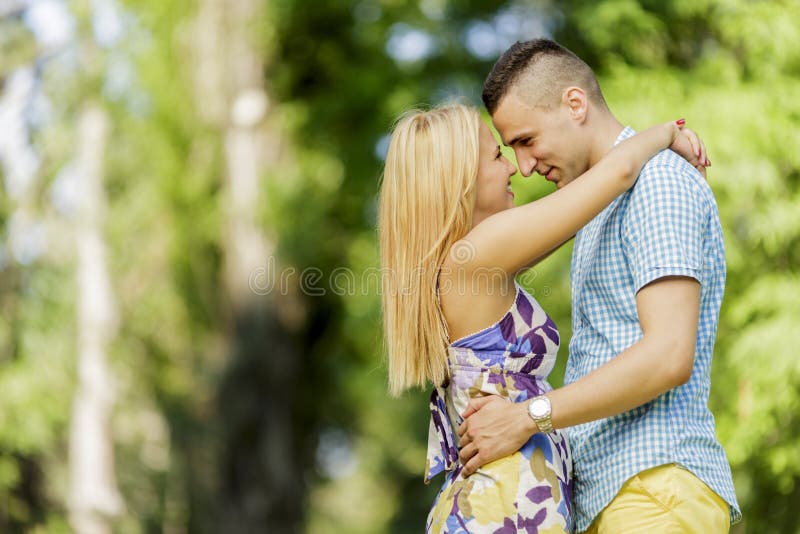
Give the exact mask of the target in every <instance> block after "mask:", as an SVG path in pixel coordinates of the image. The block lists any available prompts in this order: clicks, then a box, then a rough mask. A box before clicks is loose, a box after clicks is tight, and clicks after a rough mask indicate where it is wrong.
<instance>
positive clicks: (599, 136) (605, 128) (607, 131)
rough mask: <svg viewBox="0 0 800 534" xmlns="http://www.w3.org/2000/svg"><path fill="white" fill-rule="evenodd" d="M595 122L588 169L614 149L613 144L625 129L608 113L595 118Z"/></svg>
mask: <svg viewBox="0 0 800 534" xmlns="http://www.w3.org/2000/svg"><path fill="white" fill-rule="evenodd" d="M596 120H597V124H596V125H595V127H594V134H593V135H592V139H591V146H592V148H591V150H590V151H589V166H590V167H594V166H595V164H597V162H598V161H600V160H601V159H602V157H603V156H605V155H606V154H608V153H609V152H610V151H611V149H612V148H614V142H615V141H616V140H617V137H619V134H620V132H622V130H624V129H625V126H624V125H623V124H622V123H621V122H619V121H618V120H617V118H616V117H615V116H614V115H612V114H611V113H610V112H609V113H605V114H603V115H601V116H599V117H597V118H596Z"/></svg>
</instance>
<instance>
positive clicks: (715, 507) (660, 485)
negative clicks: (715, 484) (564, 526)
mask: <svg viewBox="0 0 800 534" xmlns="http://www.w3.org/2000/svg"><path fill="white" fill-rule="evenodd" d="M729 528H730V508H729V506H728V503H726V502H725V501H724V500H722V498H721V497H720V496H719V495H717V494H716V493H715V492H714V490H712V489H711V488H709V487H708V486H707V485H706V484H705V483H704V482H703V481H702V480H700V479H699V478H697V477H696V476H695V475H694V474H692V472H691V471H688V470H686V469H684V468H682V467H679V466H677V465H676V464H666V465H660V466H658V467H654V468H652V469H648V470H646V471H642V472H641V473H639V474H638V475H635V476H633V477H631V478H630V479H628V481H627V482H625V484H624V485H623V486H622V488H621V489H620V490H619V493H617V496H616V497H614V500H612V501H611V503H609V505H608V506H606V507H605V508H604V509H603V511H602V512H600V515H598V516H597V517H596V518H595V520H594V522H593V523H592V525H591V526H590V527H589V530H587V531H586V532H587V534H636V533H646V534H667V533H669V534H673V533H692V532H698V533H702V534H717V533H719V532H728V529H729Z"/></svg>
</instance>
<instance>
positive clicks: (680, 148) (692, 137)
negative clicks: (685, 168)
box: [669, 121, 711, 177]
mask: <svg viewBox="0 0 800 534" xmlns="http://www.w3.org/2000/svg"><path fill="white" fill-rule="evenodd" d="M676 124H677V126H678V129H679V131H678V133H677V134H676V135H675V137H674V140H673V141H672V144H671V145H670V147H669V148H670V149H671V150H673V151H675V152H677V153H678V154H679V155H681V156H682V157H683V158H684V159H685V160H686V161H688V162H689V163H690V164H691V165H692V166H693V167H694V168H695V169H697V170H698V171H699V172H700V174H702V175H703V176H704V177H705V176H706V167H708V166H710V165H711V162H710V161H709V160H708V154H707V153H706V145H705V144H704V143H703V140H702V139H700V137H699V136H698V135H697V134H696V133H695V132H694V131H692V130H690V129H689V128H686V127H685V126H684V125H683V124H684V123H683V122H681V121H678V122H677V123H676Z"/></svg>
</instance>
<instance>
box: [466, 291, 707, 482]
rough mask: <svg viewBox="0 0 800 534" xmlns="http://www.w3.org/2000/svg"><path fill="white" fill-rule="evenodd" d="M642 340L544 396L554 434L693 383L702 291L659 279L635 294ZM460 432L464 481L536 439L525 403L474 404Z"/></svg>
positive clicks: (484, 400)
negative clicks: (557, 429)
mask: <svg viewBox="0 0 800 534" xmlns="http://www.w3.org/2000/svg"><path fill="white" fill-rule="evenodd" d="M636 308H637V311H638V314H639V321H640V324H641V327H642V338H641V339H640V340H639V341H638V342H636V343H634V344H633V345H631V346H630V347H629V348H627V349H626V350H624V351H623V352H621V353H620V354H618V355H617V356H616V357H615V358H613V359H612V360H611V361H609V362H607V363H606V364H604V365H602V366H601V367H598V368H597V369H595V370H594V371H592V372H591V373H589V374H587V375H586V376H584V377H583V378H581V379H579V380H577V381H575V382H573V383H572V384H569V385H568V386H565V387H563V388H560V389H557V390H553V391H551V392H549V393H547V397H549V399H550V403H551V412H552V416H551V417H552V421H553V426H554V427H555V428H564V427H567V426H573V425H578V424H581V423H587V422H589V421H594V420H597V419H602V418H605V417H610V416H613V415H617V414H619V413H622V412H625V411H628V410H631V409H633V408H636V407H638V406H641V405H642V404H645V403H646V402H649V401H651V400H653V399H654V398H656V397H658V396H659V395H661V394H663V393H665V392H667V391H669V390H671V389H673V388H675V387H677V386H680V385H682V384H685V383H686V382H688V380H689V378H690V377H691V375H692V369H693V366H694V355H695V348H696V347H695V344H696V338H697V323H698V319H699V313H700V284H699V282H698V281H697V280H695V279H693V278H690V277H683V276H671V277H665V278H659V279H658V280H656V281H654V282H651V283H650V284H648V285H646V286H645V287H643V288H642V289H641V290H640V291H639V292H638V293H637V295H636ZM463 416H464V418H465V421H464V422H463V423H462V424H461V426H459V429H458V433H459V436H460V440H461V451H460V453H459V456H460V458H461V463H462V464H464V466H465V467H464V476H468V475H470V474H472V473H474V472H475V470H476V469H478V467H480V466H482V465H485V464H486V463H488V462H491V461H493V460H496V459H498V458H502V457H503V456H507V455H509V454H512V453H514V452H515V451H517V450H519V449H520V447H522V445H523V444H524V443H525V442H526V441H527V440H528V439H530V437H531V435H533V434H535V433H536V432H538V431H539V430H538V428H537V427H536V423H534V422H533V420H532V419H531V418H530V416H529V415H528V413H527V402H523V403H512V402H510V401H509V400H508V399H505V398H503V397H499V396H497V395H490V396H487V397H480V398H476V399H472V400H471V401H470V402H469V404H468V405H467V410H466V411H465V412H464V414H463Z"/></svg>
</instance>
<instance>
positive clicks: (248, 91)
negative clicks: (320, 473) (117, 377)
mask: <svg viewBox="0 0 800 534" xmlns="http://www.w3.org/2000/svg"><path fill="white" fill-rule="evenodd" d="M267 7H268V6H267V4H266V3H265V2H263V1H261V0H201V2H200V11H199V13H198V19H197V26H196V30H197V40H198V42H197V44H196V50H198V55H197V59H198V61H197V66H196V68H197V71H196V72H197V78H196V80H197V82H196V84H195V89H196V91H197V95H196V96H197V98H198V106H199V107H200V108H203V109H204V111H203V112H202V113H203V115H204V117H205V118H206V120H208V121H209V122H211V123H212V124H214V125H215V126H216V127H217V128H219V131H220V133H221V135H222V138H223V143H224V155H225V179H224V187H223V197H222V202H223V213H224V218H223V225H224V234H223V235H224V236H225V237H224V241H223V244H222V246H223V256H224V263H223V273H222V277H223V287H224V291H225V297H226V300H227V302H228V303H229V307H228V310H227V313H226V315H227V317H226V319H225V320H226V323H227V328H228V333H229V339H230V345H229V351H230V358H229V360H228V362H227V369H226V370H225V373H224V376H223V377H222V380H221V383H220V388H219V395H218V403H219V417H220V421H221V423H222V426H223V432H222V436H223V440H224V443H223V444H222V451H221V454H222V456H221V459H220V460H221V465H220V467H221V475H222V487H221V488H220V490H221V491H220V494H221V495H220V499H219V502H220V505H221V506H220V512H221V513H220V516H219V517H220V520H221V522H222V524H221V525H219V527H220V528H221V529H222V530H224V531H225V532H230V533H232V534H235V533H239V532H242V533H245V532H248V533H249V532H276V533H277V532H281V533H283V532H292V531H298V530H300V527H299V525H300V522H301V518H302V497H303V482H302V475H301V473H302V466H301V465H299V464H300V462H299V457H298V455H297V454H296V453H295V451H296V449H297V446H296V443H295V435H296V431H295V429H294V428H293V425H292V396H293V391H294V389H295V384H296V381H297V380H298V376H299V372H298V371H299V369H300V365H301V360H302V354H301V353H299V351H298V350H297V348H296V345H295V343H294V340H293V338H292V330H293V328H296V327H297V326H298V325H299V324H300V323H302V321H303V311H302V310H303V307H302V305H301V304H300V303H299V300H298V299H296V298H295V297H294V296H292V295H280V294H278V292H277V291H276V292H273V293H270V294H267V295H263V294H261V295H260V294H258V293H257V292H256V291H254V290H253V289H252V288H251V287H250V281H251V279H252V276H253V274H254V273H255V272H257V270H258V269H263V268H264V267H265V266H269V267H270V268H274V265H275V263H276V262H271V261H270V259H271V258H272V255H273V254H274V253H275V243H274V241H273V238H272V236H271V235H270V234H269V232H268V231H267V229H265V228H264V227H263V225H262V224H259V213H260V210H261V206H262V205H263V204H262V203H263V202H264V201H265V199H263V198H262V195H261V193H262V191H263V190H264V187H263V180H264V178H265V176H266V174H267V172H266V171H268V170H271V171H274V169H276V168H278V167H279V166H280V165H281V158H282V154H283V152H282V150H284V147H285V146H286V145H285V143H282V142H281V141H282V132H281V131H279V129H277V128H276V127H275V126H272V125H271V121H270V120H269V113H270V111H271V109H270V106H271V102H270V99H269V96H268V92H267V88H266V85H265V80H264V77H263V72H264V71H265V64H266V63H267V62H268V61H269V59H268V58H267V57H265V56H264V54H263V53H261V52H259V50H263V47H258V46H256V42H255V41H256V40H258V39H259V38H260V37H259V35H258V34H257V33H256V31H255V30H257V28H258V24H259V22H262V23H263V22H264V17H265V16H266V15H265V10H266V9H267ZM217 76H218V77H219V78H215V77H217ZM272 274H275V273H272Z"/></svg>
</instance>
